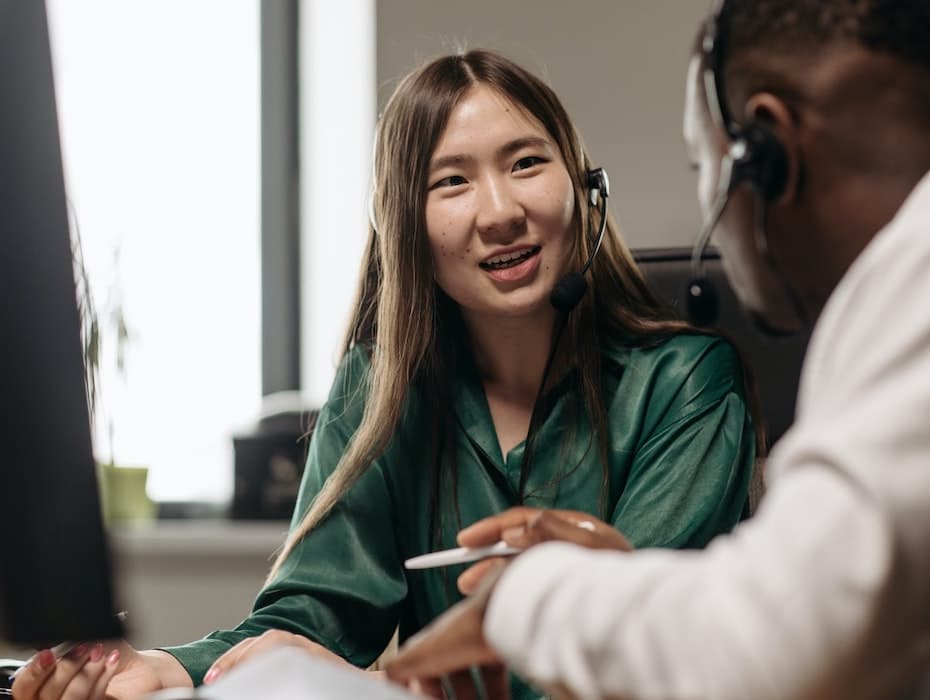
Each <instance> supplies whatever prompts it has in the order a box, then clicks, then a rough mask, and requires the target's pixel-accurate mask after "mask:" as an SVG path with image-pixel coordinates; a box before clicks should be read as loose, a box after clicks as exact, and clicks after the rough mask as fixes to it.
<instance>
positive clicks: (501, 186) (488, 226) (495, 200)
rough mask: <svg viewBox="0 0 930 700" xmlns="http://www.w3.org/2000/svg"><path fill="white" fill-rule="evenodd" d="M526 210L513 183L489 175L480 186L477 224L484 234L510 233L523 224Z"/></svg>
mask: <svg viewBox="0 0 930 700" xmlns="http://www.w3.org/2000/svg"><path fill="white" fill-rule="evenodd" d="M525 218H526V212H525V211H524V209H523V205H522V204H521V203H520V201H519V199H518V197H517V196H516V193H515V192H514V190H513V187H512V185H511V183H509V182H508V181H507V179H506V178H504V177H487V178H485V179H484V182H483V183H482V184H481V186H480V187H479V192H478V212H477V216H476V225H477V227H478V232H479V233H482V234H505V235H506V234H509V233H512V232H513V231H514V230H515V229H518V228H519V227H520V226H522V224H523V222H524V220H525Z"/></svg>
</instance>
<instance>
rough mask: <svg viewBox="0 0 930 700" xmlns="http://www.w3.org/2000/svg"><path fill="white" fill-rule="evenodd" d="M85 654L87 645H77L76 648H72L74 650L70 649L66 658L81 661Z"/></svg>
mask: <svg viewBox="0 0 930 700" xmlns="http://www.w3.org/2000/svg"><path fill="white" fill-rule="evenodd" d="M86 653H87V645H86V644H78V645H77V646H76V647H74V649H72V650H71V651H70V652H69V653H68V656H70V657H71V658H72V659H83V658H84V655H85V654H86Z"/></svg>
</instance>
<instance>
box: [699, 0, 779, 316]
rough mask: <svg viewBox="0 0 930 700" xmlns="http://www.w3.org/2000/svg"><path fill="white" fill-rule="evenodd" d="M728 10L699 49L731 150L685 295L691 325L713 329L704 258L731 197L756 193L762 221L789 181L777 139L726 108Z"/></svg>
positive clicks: (717, 14) (713, 110)
mask: <svg viewBox="0 0 930 700" xmlns="http://www.w3.org/2000/svg"><path fill="white" fill-rule="evenodd" d="M727 6H728V0H718V2H717V7H716V8H715V10H714V11H713V12H712V13H711V14H710V16H709V17H708V19H707V20H706V21H705V23H704V29H703V34H702V38H701V43H700V51H701V54H702V56H701V58H702V70H703V75H702V79H703V83H704V94H705V99H706V103H707V107H708V111H709V112H710V114H711V118H712V119H713V120H714V123H715V124H717V125H718V126H720V127H722V128H723V129H724V130H725V132H726V135H727V138H728V140H729V142H730V145H729V148H728V150H727V152H726V154H725V155H724V156H723V158H722V159H721V161H720V173H719V178H718V185H717V194H716V197H715V199H714V202H713V204H712V206H711V211H710V213H709V214H708V216H707V218H706V219H705V221H704V224H703V226H702V228H701V231H700V233H699V234H698V237H697V239H696V241H695V244H694V248H693V249H692V254H691V275H692V277H691V279H690V280H689V281H688V284H687V287H686V289H685V309H686V311H687V314H688V318H689V319H690V320H691V322H692V323H694V324H695V325H698V326H707V325H711V324H713V323H714V322H715V321H716V319H717V314H718V303H717V292H716V290H715V289H714V286H713V285H712V284H711V282H710V280H708V279H707V278H706V277H705V275H704V266H703V256H704V250H705V248H706V247H707V244H708V243H709V241H710V237H711V234H712V233H713V231H714V229H715V228H716V227H717V223H718V222H719V221H720V217H721V216H722V215H723V212H724V210H725V209H726V206H727V203H728V202H729V199H730V194H731V193H732V192H733V191H734V190H736V189H737V188H739V187H748V188H749V189H750V190H752V191H753V192H755V194H756V196H757V197H758V198H759V200H760V202H759V206H758V208H757V213H758V215H759V216H760V217H762V218H763V219H764V207H765V206H766V205H768V204H769V203H770V202H773V201H775V200H776V199H778V197H779V196H780V195H781V194H782V193H783V192H784V191H785V186H786V184H787V180H788V154H787V151H786V149H785V147H784V145H783V144H782V142H781V141H780V140H779V139H778V137H777V136H776V135H775V133H774V132H773V131H772V130H771V129H770V128H769V127H768V126H766V125H765V124H764V123H762V122H760V121H758V120H750V121H748V122H746V123H744V124H740V123H738V122H737V121H736V120H735V119H734V118H733V115H732V114H731V112H730V110H729V108H728V106H727V101H726V92H725V88H724V71H723V64H724V58H725V51H726V36H725V35H724V32H723V27H724V22H723V21H722V20H725V19H726V12H727ZM760 223H761V219H760ZM756 229H757V231H756V234H757V238H756V245H757V246H758V247H759V248H760V250H761V251H762V252H763V253H764V252H766V250H767V241H766V240H765V236H764V225H759V226H757V227H756Z"/></svg>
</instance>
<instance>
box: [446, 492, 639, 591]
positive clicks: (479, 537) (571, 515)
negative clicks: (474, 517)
mask: <svg viewBox="0 0 930 700" xmlns="http://www.w3.org/2000/svg"><path fill="white" fill-rule="evenodd" d="M498 540H503V541H504V542H506V543H507V544H510V545H513V546H514V547H522V548H524V549H526V548H529V547H532V546H533V545H537V544H540V543H542V542H550V541H552V540H561V541H563V542H571V543H572V544H577V545H579V546H581V547H587V548H589V549H617V550H620V551H623V552H629V551H630V550H632V549H633V546H632V545H631V544H630V543H629V542H628V541H627V539H626V537H624V536H623V535H621V534H620V533H619V532H617V530H616V529H615V528H614V527H613V526H612V525H610V524H608V523H605V522H604V521H603V520H598V519H597V518H595V517H594V516H593V515H590V514H589V513H584V512H582V511H578V510H543V509H541V508H527V507H525V506H518V507H516V508H511V509H509V510H506V511H504V512H503V513H500V514H498V515H492V516H491V517H489V518H485V519H484V520H479V521H478V522H476V523H475V524H473V525H471V526H469V527H467V528H465V529H464V530H462V531H461V532H460V533H459V535H458V543H459V545H461V546H462V547H483V546H486V545H489V544H493V543H494V542H497V541H498ZM500 561H501V559H500V558H499V557H498V558H493V559H485V560H483V561H480V562H478V563H477V564H474V565H473V566H471V567H469V568H468V569H466V570H465V571H464V572H463V573H462V575H461V576H459V578H458V587H459V590H460V591H461V592H462V593H463V594H465V595H469V594H470V593H471V592H472V591H474V590H475V589H476V588H477V587H478V585H479V584H480V582H481V580H482V579H483V578H484V577H485V575H486V574H487V573H488V571H489V570H490V569H491V568H492V567H493V566H495V565H496V564H498V563H499V562H500Z"/></svg>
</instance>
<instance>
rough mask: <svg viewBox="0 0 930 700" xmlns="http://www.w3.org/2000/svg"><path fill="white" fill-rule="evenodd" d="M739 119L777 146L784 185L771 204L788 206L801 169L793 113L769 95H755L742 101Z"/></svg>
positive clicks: (798, 143)
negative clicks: (757, 128) (781, 157)
mask: <svg viewBox="0 0 930 700" xmlns="http://www.w3.org/2000/svg"><path fill="white" fill-rule="evenodd" d="M743 116H744V119H745V120H746V121H752V122H756V123H758V124H761V125H762V126H764V127H765V128H766V129H768V130H769V131H770V132H772V134H773V135H774V136H775V138H776V139H777V140H778V142H779V144H781V147H782V149H783V151H784V157H785V172H784V178H785V184H784V188H783V189H782V191H781V194H779V195H778V197H776V198H775V199H774V201H772V202H771V204H772V205H773V206H779V205H783V204H787V203H789V202H791V201H792V200H793V199H795V198H796V197H797V196H798V188H799V187H800V180H801V168H802V165H803V164H802V159H801V147H800V138H799V134H798V125H797V121H796V119H795V118H794V115H793V113H792V112H791V110H790V109H789V108H788V105H786V104H785V102H784V101H783V100H782V99H781V98H779V97H777V96H776V95H773V94H772V93H770V92H759V93H756V94H754V95H752V96H751V97H750V98H749V99H748V100H747V101H746V107H745V109H744V115H743Z"/></svg>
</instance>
